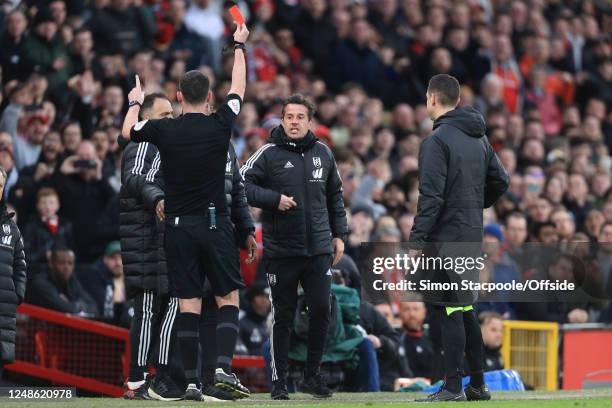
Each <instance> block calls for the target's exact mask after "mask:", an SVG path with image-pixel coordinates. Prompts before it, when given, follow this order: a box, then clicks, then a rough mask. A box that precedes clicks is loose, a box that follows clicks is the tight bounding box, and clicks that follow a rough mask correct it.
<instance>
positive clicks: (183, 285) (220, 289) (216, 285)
mask: <svg viewBox="0 0 612 408" xmlns="http://www.w3.org/2000/svg"><path fill="white" fill-rule="evenodd" d="M216 227H217V228H216V229H210V221H209V218H208V217H206V216H195V215H188V216H182V217H172V218H169V219H167V220H166V234H165V238H164V248H165V250H166V260H167V267H168V284H169V286H170V289H171V290H173V292H171V293H174V294H175V296H177V297H178V298H180V299H191V298H201V297H202V295H203V288H204V282H205V278H208V280H209V281H210V285H211V286H212V290H213V293H214V294H215V296H225V295H227V294H228V293H230V292H231V291H233V290H235V289H241V288H243V287H244V282H243V281H242V277H241V276H240V259H239V252H238V251H239V250H238V246H237V245H236V238H235V234H234V227H233V225H232V222H231V220H230V218H229V217H228V216H219V217H218V218H217V223H216Z"/></svg>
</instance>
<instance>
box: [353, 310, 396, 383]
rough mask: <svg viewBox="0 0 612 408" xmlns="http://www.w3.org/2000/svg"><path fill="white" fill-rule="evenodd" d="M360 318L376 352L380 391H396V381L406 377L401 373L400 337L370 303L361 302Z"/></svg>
mask: <svg viewBox="0 0 612 408" xmlns="http://www.w3.org/2000/svg"><path fill="white" fill-rule="evenodd" d="M389 310H390V308H389ZM359 316H360V318H361V321H360V325H361V327H363V329H364V330H365V332H366V333H367V339H368V340H370V342H371V343H372V345H373V346H374V349H375V350H376V356H377V358H378V369H379V377H380V390H381V391H394V383H395V379H396V378H398V377H404V376H405V375H404V373H402V372H401V366H400V361H399V354H398V351H399V336H398V334H397V333H396V332H395V331H394V330H393V328H392V327H391V325H390V324H389V322H388V321H387V319H386V318H385V316H384V315H383V314H382V313H380V312H379V311H378V310H377V308H376V307H374V306H373V305H371V304H370V303H368V302H365V301H362V302H361V307H360V312H359ZM391 316H393V313H391Z"/></svg>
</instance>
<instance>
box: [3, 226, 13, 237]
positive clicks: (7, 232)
mask: <svg viewBox="0 0 612 408" xmlns="http://www.w3.org/2000/svg"><path fill="white" fill-rule="evenodd" d="M2 232H4V235H8V234H10V233H11V226H10V225H8V224H4V225H2Z"/></svg>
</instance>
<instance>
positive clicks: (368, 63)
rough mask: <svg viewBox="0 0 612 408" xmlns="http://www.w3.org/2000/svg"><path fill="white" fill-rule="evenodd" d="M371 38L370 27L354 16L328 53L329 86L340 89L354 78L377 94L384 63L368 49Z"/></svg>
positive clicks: (370, 44) (367, 90)
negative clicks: (347, 34)
mask: <svg viewBox="0 0 612 408" xmlns="http://www.w3.org/2000/svg"><path fill="white" fill-rule="evenodd" d="M311 1H312V2H313V3H316V2H319V1H321V0H311ZM372 41H373V36H372V28H371V27H370V25H369V24H368V22H367V21H366V20H364V19H355V20H354V21H353V22H352V23H351V34H350V37H349V38H348V39H346V40H343V41H341V42H340V43H339V44H338V45H337V46H336V48H335V49H334V51H333V52H332V53H331V55H330V61H329V64H328V65H327V67H328V70H329V71H328V74H327V77H328V80H329V85H330V88H331V89H332V90H336V91H337V90H339V89H341V87H342V85H343V84H345V83H346V82H356V83H358V84H360V85H362V86H363V88H364V89H365V91H366V92H367V93H368V94H372V95H380V93H381V85H382V80H383V78H384V66H383V64H382V62H381V61H380V59H379V57H378V55H377V54H376V52H374V50H373V49H372ZM317 46H319V45H317Z"/></svg>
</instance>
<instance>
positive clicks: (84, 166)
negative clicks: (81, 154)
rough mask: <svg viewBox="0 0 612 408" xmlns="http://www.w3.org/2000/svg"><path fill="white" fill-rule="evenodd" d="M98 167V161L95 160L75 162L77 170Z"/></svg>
mask: <svg viewBox="0 0 612 408" xmlns="http://www.w3.org/2000/svg"><path fill="white" fill-rule="evenodd" d="M96 167H97V166H96V161H95V160H75V161H74V168H75V169H83V170H86V169H95V168H96Z"/></svg>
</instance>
